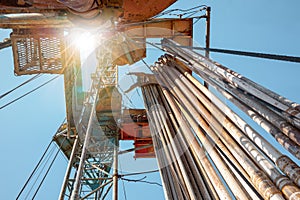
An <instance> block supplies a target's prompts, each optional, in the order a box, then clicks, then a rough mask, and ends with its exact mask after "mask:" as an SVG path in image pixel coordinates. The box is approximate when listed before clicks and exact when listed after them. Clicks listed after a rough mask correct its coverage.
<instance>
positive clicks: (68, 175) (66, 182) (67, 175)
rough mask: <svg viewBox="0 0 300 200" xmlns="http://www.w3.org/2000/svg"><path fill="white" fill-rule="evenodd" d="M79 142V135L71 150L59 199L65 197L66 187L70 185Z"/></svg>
mask: <svg viewBox="0 0 300 200" xmlns="http://www.w3.org/2000/svg"><path fill="white" fill-rule="evenodd" d="M78 144H79V139H78V136H76V138H75V141H74V144H73V148H72V152H71V155H70V159H69V163H68V167H67V171H66V174H65V177H64V182H63V184H62V187H61V190H60V194H59V199H60V200H63V199H64V195H65V192H66V187H67V185H68V179H69V177H70V173H71V170H72V167H73V163H74V160H75V158H76V152H77V150H78Z"/></svg>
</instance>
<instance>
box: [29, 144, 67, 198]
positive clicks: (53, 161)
mask: <svg viewBox="0 0 300 200" xmlns="http://www.w3.org/2000/svg"><path fill="white" fill-rule="evenodd" d="M65 141H66V138H64V140H63V142H62V143H61V145H60V146H59V148H58V150H57V152H56V154H55V156H54V158H53V159H52V161H51V164H50V165H49V167H48V169H47V171H46V174H45V175H44V177H43V179H42V181H41V182H40V184H39V186H38V188H37V189H36V191H35V193H34V195H33V197H32V199H34V198H35V196H36V195H37V193H38V191H39V190H40V188H41V186H42V184H43V183H44V181H45V179H46V177H47V175H48V173H49V171H50V169H51V167H52V166H53V163H54V161H55V160H56V158H57V156H58V153H59V152H60V148H61V147H62V145H63V144H64V142H65Z"/></svg>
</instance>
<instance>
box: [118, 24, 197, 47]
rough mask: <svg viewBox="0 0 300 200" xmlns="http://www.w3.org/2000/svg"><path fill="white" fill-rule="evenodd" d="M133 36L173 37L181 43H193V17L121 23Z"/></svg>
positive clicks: (123, 28) (129, 34) (187, 44)
mask: <svg viewBox="0 0 300 200" xmlns="http://www.w3.org/2000/svg"><path fill="white" fill-rule="evenodd" d="M120 29H121V30H123V31H124V32H125V33H126V34H127V35H128V36H129V37H131V38H163V37H164V38H172V39H173V40H174V41H176V42H178V43H180V44H181V45H186V46H190V45H192V39H191V38H192V37H193V19H153V20H151V21H148V22H143V23H133V24H123V25H120Z"/></svg>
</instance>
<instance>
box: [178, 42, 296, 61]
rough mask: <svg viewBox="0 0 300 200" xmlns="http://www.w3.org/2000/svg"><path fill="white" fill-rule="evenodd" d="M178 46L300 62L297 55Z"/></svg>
mask: <svg viewBox="0 0 300 200" xmlns="http://www.w3.org/2000/svg"><path fill="white" fill-rule="evenodd" d="M178 47H181V48H187V49H196V50H203V51H209V52H215V53H224V54H232V55H238V56H248V57H255V58H264V59H271V60H281V61H287V62H295V63H300V57H296V56H287V55H278V54H268V53H259V52H251V51H237V50H231V49H219V48H204V47H190V46H178Z"/></svg>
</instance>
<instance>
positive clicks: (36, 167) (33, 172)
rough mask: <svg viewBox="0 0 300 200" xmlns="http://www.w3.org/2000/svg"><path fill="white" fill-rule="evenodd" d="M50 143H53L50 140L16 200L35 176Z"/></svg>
mask: <svg viewBox="0 0 300 200" xmlns="http://www.w3.org/2000/svg"><path fill="white" fill-rule="evenodd" d="M52 142H53V140H51V142H50V143H49V144H48V146H47V148H46V150H45V152H44V153H43V155H42V157H41V158H40V160H39V162H38V164H37V165H36V166H35V168H34V170H33V171H32V172H31V174H30V176H29V178H28V179H27V181H26V183H25V184H24V186H23V187H22V189H21V191H20V192H19V194H18V196H17V198H16V200H18V199H19V197H20V195H21V194H22V193H23V191H24V189H25V188H26V186H27V184H28V183H29V181H30V180H31V178H32V176H33V175H34V174H35V172H36V171H37V169H38V167H39V166H40V164H41V162H42V161H43V159H44V157H45V155H46V153H47V152H48V150H49V148H50V146H51V144H52Z"/></svg>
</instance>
